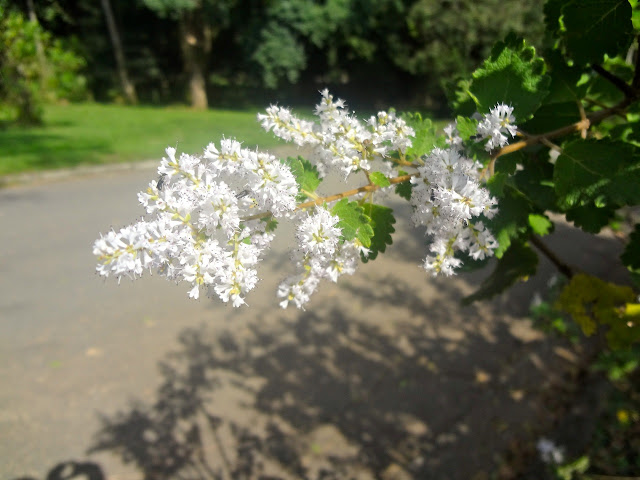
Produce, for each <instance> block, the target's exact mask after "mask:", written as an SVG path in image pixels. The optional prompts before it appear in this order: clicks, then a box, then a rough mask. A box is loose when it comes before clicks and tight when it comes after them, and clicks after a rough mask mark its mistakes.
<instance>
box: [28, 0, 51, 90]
mask: <svg viewBox="0 0 640 480" xmlns="http://www.w3.org/2000/svg"><path fill="white" fill-rule="evenodd" d="M27 10H28V11H29V21H30V22H33V23H39V22H38V16H37V15H36V9H35V5H34V4H33V0H27ZM35 42H36V55H37V56H38V63H39V64H40V75H39V77H40V86H41V93H42V95H43V96H48V95H49V93H50V92H49V89H48V86H47V83H48V81H49V77H50V76H51V72H50V69H49V63H48V62H47V57H46V55H45V53H44V46H43V45H42V39H41V38H40V29H38V30H36V36H35ZM48 100H54V98H48Z"/></svg>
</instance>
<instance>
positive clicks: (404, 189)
mask: <svg viewBox="0 0 640 480" xmlns="http://www.w3.org/2000/svg"><path fill="white" fill-rule="evenodd" d="M398 175H400V176H403V175H407V172H405V171H403V170H398ZM412 189H413V185H412V183H411V182H410V181H409V180H407V181H406V182H402V183H398V184H396V193H397V194H398V195H400V196H401V197H402V198H404V199H405V200H411V191H412Z"/></svg>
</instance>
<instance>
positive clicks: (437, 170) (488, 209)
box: [411, 148, 498, 275]
mask: <svg viewBox="0 0 640 480" xmlns="http://www.w3.org/2000/svg"><path fill="white" fill-rule="evenodd" d="M479 168H480V165H479V164H478V163H476V162H474V161H472V160H470V159H468V158H465V157H463V156H461V155H460V153H459V151H458V150H456V149H455V148H448V149H446V150H443V149H439V148H436V149H434V150H433V151H432V152H431V154H430V155H428V156H427V157H426V158H425V159H424V165H422V166H420V167H418V172H419V173H420V176H416V177H412V178H411V183H412V184H413V189H412V193H411V205H412V206H413V209H414V210H413V216H412V220H413V222H414V223H415V224H416V225H425V226H426V227H427V232H426V233H427V235H430V236H431V237H432V242H431V245H430V247H429V249H430V251H431V254H430V255H428V256H427V258H426V259H425V263H424V268H425V269H426V270H427V271H428V272H432V273H433V274H434V275H435V274H438V273H444V274H446V275H451V274H453V273H454V270H455V269H456V268H457V267H459V266H460V265H461V264H462V262H461V260H460V259H458V258H456V257H455V256H454V254H455V252H456V250H461V251H466V252H468V254H469V255H470V256H471V257H473V258H474V259H483V258H485V257H486V256H491V255H493V249H494V248H496V247H497V246H498V243H497V242H496V240H495V238H494V237H493V235H491V232H489V231H488V230H487V229H486V228H485V227H484V224H483V223H482V221H479V220H478V221H476V220H475V218H476V217H479V216H480V215H484V216H485V217H487V218H491V217H492V216H493V215H494V214H495V213H496V211H497V210H496V208H495V205H496V204H497V201H496V199H495V198H493V197H491V195H489V192H488V191H487V190H486V189H485V188H483V187H481V186H480V182H479V178H478V177H479V174H478V172H479Z"/></svg>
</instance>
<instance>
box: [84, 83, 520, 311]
mask: <svg viewBox="0 0 640 480" xmlns="http://www.w3.org/2000/svg"><path fill="white" fill-rule="evenodd" d="M321 93H322V101H321V102H320V104H319V105H317V107H316V114H317V115H318V117H319V122H318V123H313V122H309V121H306V120H301V119H298V118H296V117H294V116H293V115H292V114H291V112H290V111H289V110H288V109H285V108H281V107H275V106H272V107H270V108H268V109H267V113H266V114H263V115H259V116H258V118H259V120H260V121H261V123H262V126H263V127H264V128H265V129H267V130H273V132H274V133H275V134H276V135H277V136H279V137H281V138H283V139H285V140H288V141H293V142H295V143H297V144H298V145H309V146H312V147H313V153H312V156H311V160H312V161H314V163H315V165H316V166H317V167H318V171H319V172H320V173H321V174H324V173H325V172H326V171H327V170H328V169H329V168H336V169H338V170H339V171H341V172H342V173H343V174H344V175H345V177H346V176H348V175H349V174H350V173H352V172H354V171H357V170H363V171H365V173H366V172H367V171H370V170H372V168H373V166H372V162H374V161H377V162H378V163H379V164H378V165H376V170H378V171H382V173H383V174H384V175H387V176H391V175H392V173H393V168H394V166H395V164H394V163H393V161H398V163H401V164H402V165H404V166H407V167H409V168H415V169H416V170H417V172H415V173H413V174H412V176H411V183H412V194H411V198H410V202H411V205H412V206H413V216H412V219H413V221H414V223H415V224H416V225H424V226H426V228H427V235H429V236H430V237H431V239H432V242H431V245H430V247H429V249H430V254H429V255H428V256H427V258H426V259H425V262H424V268H425V269H426V270H427V271H428V272H431V273H433V274H434V275H435V274H438V273H444V274H446V275H451V274H453V273H454V270H455V269H456V268H457V267H458V266H460V265H461V263H462V262H461V260H460V259H458V258H456V256H455V254H456V252H458V251H462V252H466V253H467V254H468V255H469V256H471V257H472V258H474V259H484V258H485V257H487V256H491V255H493V250H494V249H495V248H496V247H497V246H498V243H497V242H496V240H495V238H494V237H493V236H492V234H491V232H489V231H488V230H487V229H486V228H485V226H484V224H483V222H482V217H485V218H491V217H492V216H493V215H495V213H496V208H495V207H496V203H497V202H496V200H495V199H494V198H493V197H491V195H490V194H489V192H488V191H487V190H486V189H485V188H483V187H482V186H481V184H480V178H479V176H480V174H479V172H480V167H481V165H480V164H479V163H477V162H475V161H473V160H471V159H469V158H467V157H465V156H464V153H463V152H464V145H463V141H462V138H461V137H460V134H459V133H458V130H457V125H456V124H451V125H449V126H448V127H446V128H445V134H446V139H445V140H446V143H447V144H448V148H446V149H440V148H435V149H434V150H433V151H431V153H430V154H429V155H425V156H423V157H421V158H409V159H407V157H406V156H405V153H406V151H407V149H408V148H409V147H410V146H411V139H410V137H412V136H413V135H414V131H413V129H412V128H410V127H409V126H408V125H407V124H406V123H405V121H404V120H402V119H400V118H398V117H396V116H395V114H394V113H393V112H389V113H387V112H380V113H378V115H377V116H373V117H371V118H370V119H369V120H368V121H367V122H366V123H361V122H360V121H359V120H357V119H356V118H355V117H354V116H353V115H351V114H350V113H349V112H348V111H346V110H345V105H344V102H343V101H342V100H337V101H334V100H333V97H332V96H331V95H330V94H329V92H328V91H327V90H324V91H323V92H321ZM512 111H513V109H512V108H511V107H507V106H505V105H497V106H496V107H495V108H494V109H492V110H491V112H490V114H489V115H486V116H485V117H484V119H483V120H482V121H481V122H480V123H479V125H478V128H477V133H478V135H477V136H476V137H475V139H476V140H478V141H483V140H484V139H486V138H488V139H489V140H488V142H487V147H488V150H492V149H494V148H496V147H498V146H503V145H504V144H506V142H507V141H508V139H507V136H506V134H510V135H511V136H514V135H515V133H516V127H515V125H514V123H513V122H514V117H513V115H512ZM166 153H167V156H166V157H165V158H163V160H162V162H161V164H160V167H159V168H158V174H159V175H160V178H159V180H158V181H155V180H154V181H152V182H151V183H150V184H149V188H148V189H147V191H146V192H141V193H140V194H139V195H138V198H139V200H140V203H142V205H143V206H144V207H145V209H146V211H147V215H148V218H147V219H144V220H142V221H139V222H137V223H136V224H134V225H131V226H128V227H125V228H123V229H121V230H120V231H118V232H116V231H111V232H109V233H107V234H106V235H103V236H101V238H99V239H98V240H96V242H95V244H94V248H93V251H94V254H95V255H96V256H98V261H99V264H98V267H97V270H98V272H99V273H100V274H101V275H103V276H105V277H108V276H115V277H117V278H118V280H119V279H120V278H121V277H122V276H129V277H133V278H135V277H138V276H140V275H142V274H143V272H144V271H145V270H154V269H155V270H158V271H159V272H160V273H161V274H163V275H166V276H167V277H168V278H169V279H172V280H175V281H177V282H181V281H185V282H188V283H190V284H191V287H190V290H189V296H190V297H192V298H198V297H199V296H200V293H201V290H202V289H204V290H205V291H206V293H207V294H208V295H209V296H218V297H219V298H220V299H221V300H222V301H224V302H231V303H232V304H233V305H234V306H235V307H238V306H240V305H242V304H244V303H245V296H246V294H247V292H249V291H250V290H252V289H253V288H254V287H255V286H256V284H257V282H258V276H257V270H256V267H257V264H258V262H259V261H260V259H261V256H262V255H263V253H264V252H265V250H266V249H267V248H268V247H269V244H270V242H271V241H272V240H273V237H274V235H273V233H272V230H273V228H272V227H273V223H274V222H272V218H283V217H284V218H290V219H293V220H294V221H295V222H297V226H296V236H297V240H298V248H297V249H296V250H295V252H294V254H293V259H294V262H295V264H296V267H297V270H298V272H297V273H296V274H295V275H293V276H291V277H289V278H287V279H286V280H285V281H284V282H283V283H282V284H281V285H280V286H279V287H278V292H277V294H278V297H279V298H280V299H281V301H280V305H281V306H282V307H283V308H285V307H287V306H288V305H289V304H294V305H296V306H297V307H298V308H303V307H304V305H305V304H306V303H307V302H308V301H309V299H310V296H311V294H312V293H313V292H314V291H315V290H316V289H317V287H318V284H319V283H320V281H321V280H323V279H328V280H331V281H333V282H336V281H337V280H338V277H339V276H341V275H343V274H352V273H353V272H354V271H355V268H356V266H357V264H358V262H359V259H360V254H361V253H362V254H365V255H367V254H368V253H369V250H368V249H367V248H365V247H364V246H363V245H362V244H361V243H360V241H359V240H358V239H357V238H354V239H350V240H347V239H346V238H345V237H344V235H343V232H342V230H341V228H340V227H339V226H338V225H339V222H340V218H339V217H338V216H336V215H333V214H332V213H331V212H330V211H329V210H328V209H327V207H326V206H324V205H323V206H315V205H313V204H314V203H316V202H317V203H318V204H319V203H321V202H330V201H332V200H334V199H338V198H341V197H342V196H344V195H336V196H334V197H333V198H330V197H327V198H324V199H323V198H319V197H317V196H316V195H315V194H314V193H312V192H305V193H306V194H308V195H310V196H313V198H314V199H315V200H314V202H310V203H306V204H304V205H297V204H296V196H297V195H298V194H299V187H298V185H297V183H296V178H295V177H294V174H293V173H292V171H291V169H290V168H289V167H288V166H287V165H285V164H284V163H282V162H280V161H279V160H278V159H277V158H276V157H274V156H273V155H270V154H267V153H261V152H258V151H253V150H249V149H245V148H242V145H241V144H240V143H239V142H237V141H235V140H230V139H223V140H222V141H221V142H220V144H219V145H218V146H216V145H215V144H213V143H211V144H209V145H208V146H207V147H206V148H205V149H204V153H203V154H202V155H200V156H193V155H187V154H184V153H183V154H182V155H179V156H176V151H175V149H174V148H167V150H166ZM392 153H394V155H391V154H392ZM398 159H399V160H398ZM392 160H393V161H392ZM412 161H413V163H412ZM367 178H368V179H369V180H370V182H369V185H367V186H366V187H364V188H360V189H356V190H354V191H352V192H351V193H349V195H355V194H366V195H369V194H370V193H372V192H373V191H375V190H377V189H378V188H379V187H378V186H377V184H374V183H373V182H372V181H371V177H370V176H367ZM392 180H393V179H392ZM395 180H396V183H397V182H398V181H400V180H399V179H395ZM393 183H394V182H393V181H391V180H390V182H389V184H390V185H391V184H393ZM302 208H307V209H308V210H306V211H300V209H302Z"/></svg>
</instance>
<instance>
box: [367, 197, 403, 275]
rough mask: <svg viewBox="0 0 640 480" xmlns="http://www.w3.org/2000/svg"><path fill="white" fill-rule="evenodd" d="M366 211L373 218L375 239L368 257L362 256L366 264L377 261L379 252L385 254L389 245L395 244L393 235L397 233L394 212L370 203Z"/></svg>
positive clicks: (372, 240) (372, 241)
mask: <svg viewBox="0 0 640 480" xmlns="http://www.w3.org/2000/svg"><path fill="white" fill-rule="evenodd" d="M364 211H365V212H366V214H367V215H368V216H369V218H371V225H372V226H373V238H372V239H371V245H370V246H369V249H370V250H371V251H370V252H369V255H368V256H366V257H365V256H364V255H363V256H362V261H363V262H365V263H366V262H368V261H369V260H375V259H376V257H377V256H378V252H382V253H384V251H385V250H386V249H387V245H391V244H392V243H393V238H392V237H391V234H392V233H393V232H395V231H396V229H395V228H393V224H394V223H396V219H395V217H394V216H393V210H392V209H391V208H389V207H384V206H382V205H374V204H372V203H368V204H366V205H365V206H364Z"/></svg>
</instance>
